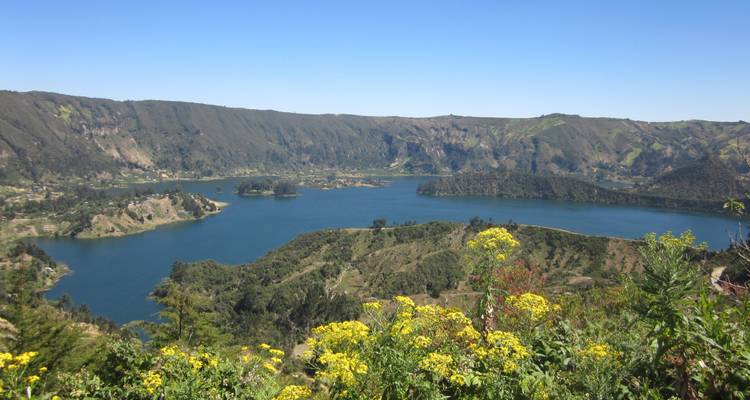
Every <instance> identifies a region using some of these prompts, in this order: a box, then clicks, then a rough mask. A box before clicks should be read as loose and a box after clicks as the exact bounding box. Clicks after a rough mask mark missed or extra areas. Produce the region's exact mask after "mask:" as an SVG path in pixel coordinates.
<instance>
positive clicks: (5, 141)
mask: <svg viewBox="0 0 750 400" xmlns="http://www.w3.org/2000/svg"><path fill="white" fill-rule="evenodd" d="M738 139H739V143H740V146H742V147H743V148H746V147H748V143H749V142H750V124H747V123H745V122H709V121H682V122H664V123H648V122H641V121H632V120H628V119H614V118H583V117H579V116H573V115H562V114H552V115H547V116H542V117H538V118H475V117H459V116H443V117H434V118H401V117H364V116H355V115H304V114H292V113H283V112H277V111H259V110H248V109H239V108H227V107H221V106H212V105H204V104H194V103H182V102H172V101H151V100H148V101H113V100H107V99H93V98H86V97H77V96H68V95H62V94H56V93H45V92H23V93H19V92H10V91H0V180H12V179H21V178H25V179H44V178H48V177H56V176H57V177H60V176H66V177H67V176H76V177H84V178H93V177H102V176H113V175H114V176H116V175H118V174H122V173H134V172H137V173H153V174H156V175H158V174H161V173H166V174H185V175H190V176H212V175H229V174H242V173H251V172H273V171H280V170H283V171H310V170H324V169H339V170H352V171H378V172H393V173H415V174H425V173H428V174H443V173H454V172H460V171H471V170H482V169H487V168H496V167H501V168H507V169H513V170H518V171H525V172H530V173H538V174H557V175H575V176H581V177H585V178H586V179H590V180H593V179H597V178H601V179H617V178H627V179H630V178H643V177H653V176H656V175H658V174H660V173H662V172H663V171H666V170H670V169H674V168H677V167H679V166H682V165H685V164H687V163H689V162H690V161H694V160H698V159H701V158H702V157H704V156H705V155H707V154H719V155H721V157H722V160H724V161H725V162H727V163H728V165H730V168H732V169H736V170H740V171H744V170H743V168H745V167H744V164H743V163H741V162H740V159H739V157H738V156H736V155H735V153H736V151H735V150H734V146H735V144H736V143H737V142H738Z"/></svg>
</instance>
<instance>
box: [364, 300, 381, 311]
mask: <svg viewBox="0 0 750 400" xmlns="http://www.w3.org/2000/svg"><path fill="white" fill-rule="evenodd" d="M362 308H363V309H364V310H365V311H367V312H371V313H374V312H378V311H380V310H381V309H383V305H382V304H380V302H377V301H371V302H369V303H364V304H362Z"/></svg>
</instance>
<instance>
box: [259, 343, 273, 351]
mask: <svg viewBox="0 0 750 400" xmlns="http://www.w3.org/2000/svg"><path fill="white" fill-rule="evenodd" d="M258 347H260V349H261V350H271V345H270V344H268V343H261V344H260V345H259V346H258Z"/></svg>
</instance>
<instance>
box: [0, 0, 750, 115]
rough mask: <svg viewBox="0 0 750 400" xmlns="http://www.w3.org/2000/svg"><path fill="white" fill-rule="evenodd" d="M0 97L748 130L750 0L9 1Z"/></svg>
mask: <svg viewBox="0 0 750 400" xmlns="http://www.w3.org/2000/svg"><path fill="white" fill-rule="evenodd" d="M0 89H9V90H19V91H26V90H45V91H54V92H61V93H66V94H77V95H84V96H93V97H106V98H114V99H118V100H124V99H131V100H138V99H163V100H184V101H195V102H202V103H211V104H219V105H227V106H236V107H247V108H260V109H276V110H282V111H293V112H305V113H351V114H367V115H404V116H431V115H445V114H451V113H452V114H461V115H480V116H509V117H524V116H537V115H541V114H549V113H554V112H562V113H571V114H580V115H585V116H614V117H629V118H633V119H642V120H650V121H663V120H678V119H692V118H700V119H711V120H727V121H736V120H739V119H743V120H750V1H747V0H739V1H700V2H698V1H696V2H692V1H688V0H682V1H654V0H647V1H615V0H598V1H583V0H575V1H569V2H563V1H550V2H541V1H514V2H502V1H499V0H498V1H468V0H454V1H438V0H429V1H410V0H398V1H384V0H379V1H366V0H342V1H323V0H320V1H316V0H302V1H298V2H295V1H283V0H272V1H263V2H261V1H258V2H253V1H237V2H221V1H213V2H212V1H201V2H198V1H196V2H192V1H185V0H182V1H174V2H166V1H155V0H151V1H91V2H79V1H34V0H17V1H12V0H7V1H2V2H0Z"/></svg>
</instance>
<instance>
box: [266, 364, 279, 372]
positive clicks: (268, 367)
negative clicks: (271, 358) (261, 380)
mask: <svg viewBox="0 0 750 400" xmlns="http://www.w3.org/2000/svg"><path fill="white" fill-rule="evenodd" d="M262 367H263V369H265V370H266V371H268V372H270V373H272V374H275V373H278V372H279V370H277V369H276V366H274V365H273V364H272V363H270V362H265V363H263V365H262Z"/></svg>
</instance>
